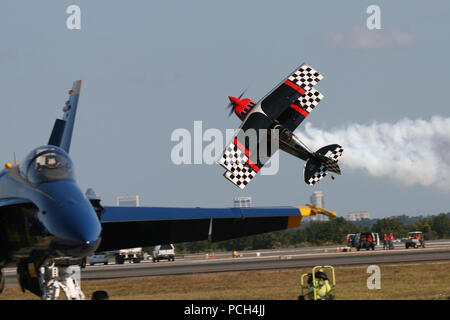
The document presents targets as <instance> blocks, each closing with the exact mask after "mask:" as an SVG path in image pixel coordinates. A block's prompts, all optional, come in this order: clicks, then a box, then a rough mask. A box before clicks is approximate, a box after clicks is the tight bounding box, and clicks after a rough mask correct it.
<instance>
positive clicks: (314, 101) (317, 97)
mask: <svg viewBox="0 0 450 320" xmlns="http://www.w3.org/2000/svg"><path fill="white" fill-rule="evenodd" d="M322 99H323V94H321V93H320V92H319V91H318V90H316V89H314V88H312V89H311V90H309V91H307V92H306V93H305V95H304V96H300V98H298V100H297V101H296V104H297V105H299V106H300V107H301V108H302V109H303V110H305V111H306V112H307V113H310V112H311V111H313V109H314V108H315V107H316V106H317V105H318V104H319V102H320V101H321V100H322Z"/></svg>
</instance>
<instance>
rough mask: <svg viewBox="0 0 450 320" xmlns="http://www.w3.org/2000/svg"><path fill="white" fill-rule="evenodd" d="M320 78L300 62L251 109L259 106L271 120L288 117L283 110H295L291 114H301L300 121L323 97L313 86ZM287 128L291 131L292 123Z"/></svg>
mask: <svg viewBox="0 0 450 320" xmlns="http://www.w3.org/2000/svg"><path fill="white" fill-rule="evenodd" d="M322 79H323V76H322V75H321V74H320V73H319V72H318V71H317V70H315V69H313V68H312V67H311V66H309V65H307V64H302V65H301V66H300V67H298V68H297V69H295V70H294V71H293V72H292V73H290V74H289V75H288V77H286V78H285V79H283V81H281V82H280V83H279V84H278V85H277V86H276V87H275V88H274V89H272V91H270V92H269V93H268V94H267V95H266V96H264V97H263V98H262V99H261V100H260V101H259V102H258V103H257V105H256V107H255V108H253V110H255V111H257V110H258V108H257V107H258V106H260V107H261V109H262V111H263V112H264V113H265V114H266V115H267V117H269V118H270V119H272V120H279V119H280V118H282V119H284V120H286V119H289V118H288V117H287V115H286V114H285V111H286V110H289V111H295V112H296V113H294V114H293V115H295V116H297V117H298V116H303V118H302V119H301V120H300V122H301V121H302V120H303V119H304V118H305V117H306V116H307V115H308V114H309V112H311V111H312V109H313V108H314V107H315V106H316V105H317V103H319V102H320V100H321V99H322V98H323V95H321V94H320V92H318V91H317V90H315V89H314V88H313V87H314V86H315V85H316V84H317V83H318V82H319V81H320V80H322ZM253 110H252V111H253ZM250 114H251V112H250ZM297 114H298V115H297ZM278 122H279V123H281V124H284V123H283V122H280V121H278ZM297 122H298V120H296V121H295V123H297ZM300 122H298V124H297V126H298V125H299V124H300ZM288 128H289V129H290V130H291V131H293V129H291V128H292V124H290V125H289V126H288ZM294 129H295V128H294Z"/></svg>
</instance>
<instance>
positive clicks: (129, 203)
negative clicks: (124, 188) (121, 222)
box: [116, 195, 139, 207]
mask: <svg viewBox="0 0 450 320" xmlns="http://www.w3.org/2000/svg"><path fill="white" fill-rule="evenodd" d="M116 206H118V207H139V196H137V195H133V196H118V197H117V198H116Z"/></svg>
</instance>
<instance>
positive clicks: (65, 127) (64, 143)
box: [48, 80, 81, 153]
mask: <svg viewBox="0 0 450 320" xmlns="http://www.w3.org/2000/svg"><path fill="white" fill-rule="evenodd" d="M80 89H81V80H77V81H75V82H74V83H73V85H72V90H70V91H69V100H68V101H66V105H65V106H64V108H63V111H64V115H63V119H62V120H61V119H56V121H55V125H54V126H53V130H52V133H51V135H50V139H49V141H48V144H49V145H53V146H57V147H60V148H62V149H64V150H65V151H66V152H67V153H69V149H70V142H71V141H72V132H73V126H74V123H75V115H76V113H77V106H78V98H79V96H80Z"/></svg>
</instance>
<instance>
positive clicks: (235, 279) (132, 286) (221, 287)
mask: <svg viewBox="0 0 450 320" xmlns="http://www.w3.org/2000/svg"><path fill="white" fill-rule="evenodd" d="M367 267H368V266H367V265H366V266H357V267H336V268H335V270H336V282H337V299H338V300H341V299H345V300H358V299H371V300H372V299H383V300H395V299H402V300H414V299H450V272H448V271H449V270H450V261H449V262H434V263H420V264H401V265H400V264H399V265H389V264H386V265H382V264H380V265H379V267H380V269H381V289H373V290H369V289H368V288H367V279H368V277H369V276H370V274H369V273H367ZM307 272H311V269H304V268H303V269H286V270H270V271H246V272H225V273H214V274H196V275H182V276H160V277H148V278H132V279H121V280H101V281H83V283H82V289H83V292H84V294H85V295H86V298H87V299H89V298H90V297H91V295H92V293H93V292H94V291H96V290H105V291H107V292H108V293H109V296H110V299H121V300H153V299H156V300H209V299H213V300H260V299H261V300H262V299H264V300H295V299H297V297H298V295H299V293H300V284H299V283H300V276H301V274H303V273H307ZM61 297H64V296H63V294H61ZM61 297H60V298H61ZM64 298H65V297H64ZM0 299H3V300H17V299H19V300H28V299H39V298H38V297H36V296H34V295H32V294H30V293H29V292H26V293H22V292H21V291H20V289H19V287H18V285H7V286H6V287H5V290H4V291H3V293H2V294H1V295H0Z"/></svg>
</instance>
